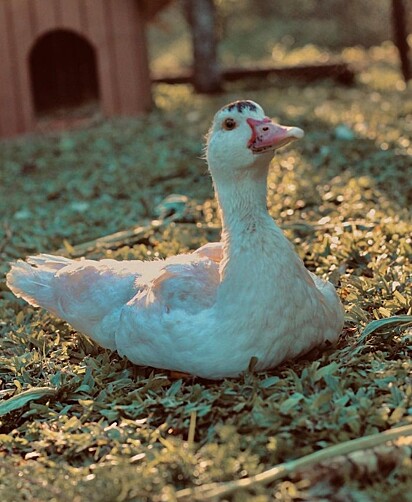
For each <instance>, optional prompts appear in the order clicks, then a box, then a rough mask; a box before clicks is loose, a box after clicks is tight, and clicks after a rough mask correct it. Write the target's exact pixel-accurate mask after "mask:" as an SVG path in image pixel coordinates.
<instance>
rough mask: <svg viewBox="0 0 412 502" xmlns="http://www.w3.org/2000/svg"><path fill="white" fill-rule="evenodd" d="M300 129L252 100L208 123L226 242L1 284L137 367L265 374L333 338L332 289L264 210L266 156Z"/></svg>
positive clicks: (51, 262) (48, 261)
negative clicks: (253, 368) (252, 366)
mask: <svg viewBox="0 0 412 502" xmlns="http://www.w3.org/2000/svg"><path fill="white" fill-rule="evenodd" d="M302 136H303V131H302V130H301V129H299V128H297V127H283V126H280V125H277V124H275V123H273V122H272V121H271V120H270V119H269V118H267V117H266V116H265V114H264V112H263V110H262V108H261V107H260V106H259V105H258V104H256V103H254V102H253V101H237V102H235V103H231V104H229V105H227V106H225V107H223V108H222V109H221V110H220V111H218V112H217V114H216V115H215V118H214V121H213V124H212V127H211V129H210V132H209V135H208V140H207V161H208V164H209V169H210V172H211V174H212V177H213V181H214V187H215V191H216V196H217V199H218V202H219V206H220V212H221V217H222V223H223V230H222V243H211V244H206V245H205V246H203V247H201V248H199V249H198V250H196V251H194V252H193V253H191V254H182V255H178V256H175V257H172V258H168V259H166V260H164V261H163V260H159V261H150V262H143V261H115V260H101V261H93V260H87V259H83V260H80V261H75V260H70V259H67V258H63V257H55V256H50V255H45V254H41V255H39V256H35V257H29V258H28V259H27V262H23V261H18V262H16V263H14V264H13V265H12V268H11V270H10V272H9V273H8V275H7V284H8V286H9V288H10V289H11V290H12V291H13V292H14V294H15V295H16V296H18V297H22V298H24V299H25V300H26V301H27V302H29V303H30V304H31V305H34V306H38V307H43V308H45V309H47V310H49V311H50V312H52V313H53V314H55V315H56V316H59V317H61V318H63V319H64V320H66V321H68V322H69V323H70V324H71V325H72V326H73V327H74V328H75V329H76V330H79V331H81V332H83V333H85V334H87V335H88V336H89V337H90V338H92V339H93V340H94V341H96V342H97V343H98V344H100V345H101V346H103V347H106V348H108V349H111V350H117V351H118V353H119V354H120V355H123V356H126V357H127V358H128V359H129V360H130V361H132V362H133V363H135V364H140V365H149V366H154V367H156V368H165V369H171V370H178V371H181V372H186V373H191V374H194V375H199V376H201V377H205V378H210V379H217V378H222V377H234V376H237V375H239V374H240V373H241V372H242V371H244V370H246V369H247V367H248V364H249V362H250V359H251V358H252V357H253V356H255V357H256V358H257V360H258V362H257V369H260V370H263V369H267V368H272V367H274V366H276V365H277V364H279V363H280V362H281V361H283V360H285V359H288V358H292V357H296V356H299V355H301V354H303V353H305V352H307V351H309V350H310V349H312V348H313V347H315V346H317V345H322V344H323V343H324V342H325V341H326V340H328V341H330V342H334V341H336V340H337V339H338V337H339V334H340V332H341V329H342V326H343V308H342V305H341V303H340V301H339V299H338V296H337V295H336V292H335V289H334V287H333V286H332V284H330V283H329V282H325V281H323V280H321V279H319V278H318V277H316V276H314V275H313V274H312V273H310V272H309V271H308V270H307V269H306V268H305V266H304V264H303V262H302V261H301V260H300V258H299V257H298V256H297V254H296V253H295V251H294V250H293V248H292V246H291V244H290V243H289V242H288V240H287V239H286V238H285V237H284V235H283V233H282V231H281V230H280V229H279V228H278V227H277V226H276V224H275V223H274V221H273V219H272V218H271V217H270V215H269V214H268V212H267V208H266V179H267V174H268V167H269V164H270V161H271V158H272V157H273V152H274V151H275V150H276V149H277V148H279V147H281V146H283V145H286V144H287V143H289V142H291V141H292V140H294V139H297V138H301V137H302Z"/></svg>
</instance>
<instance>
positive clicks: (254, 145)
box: [247, 117, 304, 153]
mask: <svg viewBox="0 0 412 502" xmlns="http://www.w3.org/2000/svg"><path fill="white" fill-rule="evenodd" d="M247 123H248V124H249V125H250V127H251V129H252V136H251V137H250V140H249V143H248V147H249V148H250V149H251V150H252V152H253V153H263V152H267V151H275V150H277V149H278V148H280V147H281V146H284V145H287V144H288V143H290V142H291V141H294V140H295V139H300V138H303V136H304V132H303V131H302V129H299V127H286V126H281V125H279V124H275V123H274V122H273V121H272V120H271V119H270V118H269V117H265V118H264V119H262V120H256V119H252V118H249V119H247Z"/></svg>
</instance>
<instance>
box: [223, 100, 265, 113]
mask: <svg viewBox="0 0 412 502" xmlns="http://www.w3.org/2000/svg"><path fill="white" fill-rule="evenodd" d="M235 108H236V110H237V111H238V112H239V113H242V112H243V110H245V109H248V110H250V111H252V112H256V111H257V106H256V105H255V103H253V102H252V101H234V102H233V103H229V104H228V105H227V106H225V107H224V108H223V110H227V111H228V112H231V111H233V110H234V109H235Z"/></svg>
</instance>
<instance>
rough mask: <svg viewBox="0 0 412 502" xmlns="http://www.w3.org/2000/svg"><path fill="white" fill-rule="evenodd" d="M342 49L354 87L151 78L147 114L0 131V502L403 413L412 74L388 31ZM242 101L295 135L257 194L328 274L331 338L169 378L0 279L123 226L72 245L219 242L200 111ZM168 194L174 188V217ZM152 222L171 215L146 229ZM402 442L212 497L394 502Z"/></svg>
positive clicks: (234, 460) (92, 487) (189, 481)
mask: <svg viewBox="0 0 412 502" xmlns="http://www.w3.org/2000/svg"><path fill="white" fill-rule="evenodd" d="M306 50H313V48H309V49H306ZM296 57H297V56H296ZM344 57H345V58H346V59H347V60H348V61H349V62H351V63H352V64H355V65H356V66H357V68H358V70H359V73H358V77H357V83H356V85H355V86H353V87H342V86H339V85H337V84H336V83H334V82H323V83H321V84H311V85H303V84H298V83H296V82H273V83H270V84H269V83H265V84H259V85H258V86H257V88H255V90H253V91H252V90H250V88H245V87H242V86H241V85H240V84H239V85H236V86H231V87H230V88H228V89H227V92H225V93H224V94H222V95H218V96H215V97H205V96H196V95H194V94H193V93H192V91H191V89H190V88H188V87H186V86H176V87H168V86H158V87H157V88H156V89H155V90H154V98H155V102H156V111H154V112H153V113H152V114H150V115H149V116H148V117H144V118H141V119H121V120H115V121H110V122H106V121H101V122H98V123H95V124H93V125H91V126H90V127H89V128H86V129H83V130H79V131H74V132H67V133H56V134H49V135H45V136H35V137H30V138H24V139H21V140H17V141H9V142H3V143H1V144H0V170H1V179H2V184H1V187H0V212H1V214H2V228H1V229H0V253H1V264H0V273H1V276H0V319H1V321H0V336H1V338H0V340H1V342H0V343H1V353H0V386H1V387H0V389H1V390H0V397H1V398H2V399H3V400H4V401H2V402H1V403H0V411H1V412H2V415H3V416H1V422H0V427H1V429H0V479H1V483H0V498H1V500H2V501H4V502H7V501H10V502H11V501H16V500H30V501H32V500H35V501H46V500H47V501H49V500H50V501H51V500H56V501H57V500H58V501H68V502H69V501H70V502H73V501H86V500H87V501H89V502H92V501H103V500H104V501H127V500H153V499H156V498H157V499H158V500H167V501H169V500H175V499H176V497H177V496H178V495H177V494H178V492H179V490H181V489H184V488H192V487H199V486H204V485H207V484H208V483H211V482H216V481H218V482H227V481H231V480H235V479H240V478H245V477H247V476H250V475H253V474H256V473H260V472H262V471H264V470H265V469H268V468H270V467H272V466H274V465H277V464H280V463H282V462H285V461H290V460H293V459H299V458H301V457H304V456H305V455H308V454H311V453H313V452H316V451H320V450H322V449H325V448H328V447H331V446H333V445H339V444H344V443H345V442H347V441H349V440H352V439H355V438H361V437H365V436H368V435H373V434H378V433H381V432H383V431H385V430H388V429H392V428H396V427H401V426H408V425H409V426H410V425H411V424H412V402H411V400H412V381H411V359H410V358H411V354H412V332H411V317H406V316H411V314H412V297H411V285H412V265H411V258H412V241H411V235H412V223H411V213H410V205H411V200H412V178H411V176H410V173H409V172H408V169H409V171H410V165H411V159H410V157H411V154H412V143H411V114H412V105H411V103H412V101H411V88H410V87H409V88H407V87H406V86H405V85H404V84H403V83H402V81H401V80H400V76H399V73H398V70H397V66H396V65H397V60H396V52H395V50H394V48H393V46H392V45H391V44H388V43H386V44H383V45H381V46H379V47H375V48H372V49H370V50H363V49H359V48H358V49H350V50H346V51H344ZM239 98H249V99H254V100H256V101H258V102H259V103H261V104H262V105H263V107H264V109H265V110H266V112H267V113H268V114H269V115H270V116H273V117H276V118H277V119H279V121H280V122H283V123H285V124H288V125H297V126H299V127H302V128H303V129H305V131H306V137H305V138H304V139H303V140H302V141H300V142H296V143H295V144H293V145H292V147H288V148H285V149H284V150H282V151H281V152H280V153H279V154H278V155H277V156H276V157H275V159H274V161H273V166H272V168H271V171H270V180H269V181H270V182H269V196H268V203H269V208H270V212H271V214H272V215H273V217H274V218H276V220H277V221H278V223H279V224H280V225H281V226H282V228H283V229H284V231H285V233H286V234H287V236H288V237H289V238H290V239H291V241H292V242H293V243H294V245H295V246H296V249H297V251H298V253H299V254H300V255H301V257H302V258H303V259H304V261H305V263H306V265H307V267H308V268H309V269H310V270H312V271H315V272H316V273H318V274H319V275H322V276H325V277H327V276H329V277H331V280H332V281H334V282H335V284H336V285H337V286H338V292H339V294H340V296H341V298H342V300H343V302H344V304H345V310H346V323H345V329H344V331H343V333H342V336H341V339H340V342H339V344H338V347H334V348H333V347H331V348H330V349H328V350H327V351H326V352H324V353H322V354H321V353H317V352H314V353H312V354H310V355H309V356H307V357H305V358H303V359H301V360H298V361H288V362H287V363H284V364H282V365H281V366H279V367H278V368H276V369H274V370H272V371H269V372H264V373H256V372H254V371H253V364H252V365H251V368H250V369H249V371H247V372H246V373H245V374H244V375H243V376H242V377H241V378H239V379H232V380H229V379H228V380H224V381H219V382H208V381H204V380H201V379H196V378H182V377H180V376H179V375H174V374H171V373H169V372H164V371H160V370H152V369H151V368H142V367H136V366H134V365H132V364H131V363H129V362H128V361H127V360H125V359H120V358H119V357H118V356H117V355H116V354H113V353H110V352H108V351H106V350H103V349H101V348H99V347H97V346H95V345H93V344H92V343H91V342H90V341H88V340H87V339H86V338H85V337H84V336H82V335H81V334H79V333H77V332H75V331H73V330H72V329H71V328H70V326H68V325H67V324H65V323H63V322H61V321H60V320H58V319H55V318H54V317H52V316H50V315H48V314H47V313H45V312H44V311H39V310H36V309H34V308H32V307H29V306H27V305H26V304H25V303H24V302H22V301H20V300H17V299H16V298H15V297H14V296H13V295H12V294H11V293H10V292H9V291H8V289H7V287H6V285H5V279H4V273H5V272H6V271H7V270H8V262H9V261H10V260H13V259H16V258H21V257H24V256H26V255H27V254H30V253H37V252H51V253H52V252H55V251H56V250H58V249H63V252H64V253H65V254H66V255H70V254H73V255H76V254H77V252H78V250H77V248H76V245H77V244H80V243H82V242H85V241H93V239H97V238H99V237H101V236H104V235H107V234H111V233H114V232H117V231H121V230H125V229H128V228H131V227H133V226H135V225H142V226H143V229H142V230H141V231H140V233H138V236H137V237H130V233H129V234H127V235H128V237H127V238H125V239H124V241H123V242H122V239H121V238H120V240H119V239H117V240H115V242H114V244H112V245H111V246H109V248H108V247H107V246H100V245H98V243H94V244H93V242H92V243H91V244H89V245H88V246H86V250H87V251H86V252H87V255H88V256H90V257H96V258H98V257H102V256H110V257H114V258H117V259H124V258H144V259H146V258H148V259H150V258H153V257H158V256H160V257H163V256H168V255H171V254H174V253H177V252H183V251H186V250H188V249H193V248H196V247H198V246H199V245H201V244H203V243H205V242H207V241H208V240H216V239H218V235H219V220H218V217H217V214H216V203H215V201H214V198H213V191H212V187H211V180H210V177H209V175H208V173H207V170H206V165H205V162H204V160H202V158H201V157H202V147H203V136H204V134H205V133H206V131H207V128H208V125H209V123H210V121H211V118H212V115H213V113H214V111H215V110H217V109H218V108H219V107H220V106H221V105H223V104H225V103H227V102H229V101H231V100H234V99H239ZM171 193H178V194H182V195H185V196H187V197H188V202H187V203H185V201H184V199H182V204H183V206H184V207H183V209H182V208H181V207H178V208H177V211H176V213H175V214H171V215H170V213H172V212H173V211H170V210H169V208H168V207H167V206H165V205H164V204H163V205H162V200H163V199H164V198H165V197H166V196H167V195H170V194H171ZM182 204H181V205H182ZM181 209H182V210H181ZM165 216H166V217H167V216H169V217H170V218H171V220H174V221H171V220H169V222H168V223H166V224H159V221H160V220H161V219H162V218H163V217H165ZM153 219H156V220H158V222H157V223H156V224H154V225H152V224H151V223H150V222H151V221H152V220H153ZM123 235H124V234H123ZM393 316H398V317H397V319H398V322H394V323H393V324H389V325H384V324H383V323H382V324H378V325H377V326H376V325H371V324H370V323H371V322H372V321H374V320H381V319H385V318H390V317H393ZM402 316H403V317H402ZM365 326H369V328H368V329H367V331H365ZM374 328H376V329H374ZM30 389H31V391H30ZM33 389H35V390H33ZM27 391H28V394H24V392H27ZM19 395H21V396H27V401H26V402H25V403H24V402H23V401H22V400H21V398H20V401H19V400H18V399H17V396H19ZM13 396H16V397H15V400H14V401H11V402H14V404H15V406H14V407H13V408H14V409H7V407H6V408H5V406H7V405H5V403H6V400H8V399H10V398H12V397H13ZM5 411H8V413H5ZM377 437H379V436H377ZM402 441H403V442H402ZM402 441H400V442H399V441H398V442H397V443H396V444H395V445H392V446H391V447H390V448H389V449H388V448H387V447H386V446H385V448H386V450H372V451H371V450H365V449H362V450H361V453H360V456H359V454H358V456H357V457H356V455H355V456H352V457H351V458H350V460H349V458H348V457H336V455H335V456H334V457H333V459H331V460H330V461H328V462H326V463H325V462H324V463H323V464H322V465H321V466H317V467H316V468H311V467H310V466H309V467H308V468H307V469H306V470H305V471H301V472H300V474H297V475H292V476H291V477H290V478H286V477H284V478H282V479H281V480H279V481H277V482H276V483H271V484H269V485H268V486H265V485H263V484H262V483H254V484H253V486H252V487H250V488H249V489H248V490H243V491H242V490H238V491H236V492H234V493H232V494H231V495H227V496H222V497H215V500H224V499H228V498H231V499H232V500H236V501H246V500H248V501H249V500H252V501H256V502H263V501H267V500H285V501H287V500H345V501H346V500H354V501H381V500H398V501H399V502H401V501H405V502H406V501H408V500H410V493H411V492H412V478H411V472H412V463H411V443H410V442H409V443H408V442H407V438H405V437H404V438H403V440H402ZM408 444H409V446H408ZM326 451H327V450H326ZM17 494H18V495H17ZM194 497H195V495H190V496H189V498H188V500H194ZM201 500H206V498H205V497H203V496H202V497H201Z"/></svg>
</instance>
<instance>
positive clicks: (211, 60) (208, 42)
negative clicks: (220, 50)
mask: <svg viewBox="0 0 412 502" xmlns="http://www.w3.org/2000/svg"><path fill="white" fill-rule="evenodd" d="M185 7H186V13H187V17H188V21H189V23H190V27H191V32H192V40H193V73H194V81H193V84H194V87H195V90H196V91H197V92H204V93H212V92H218V91H220V90H221V87H222V75H221V71H220V68H219V64H218V61H217V43H216V30H215V5H214V3H213V0H186V1H185Z"/></svg>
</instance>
